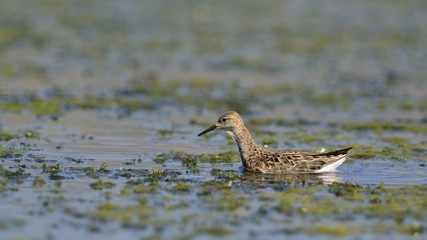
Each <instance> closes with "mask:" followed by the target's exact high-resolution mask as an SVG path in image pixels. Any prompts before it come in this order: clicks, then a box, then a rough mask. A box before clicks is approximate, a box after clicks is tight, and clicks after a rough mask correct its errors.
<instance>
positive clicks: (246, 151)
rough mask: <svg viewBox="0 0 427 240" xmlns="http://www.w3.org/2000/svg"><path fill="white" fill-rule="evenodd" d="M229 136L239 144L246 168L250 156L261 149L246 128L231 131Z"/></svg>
mask: <svg viewBox="0 0 427 240" xmlns="http://www.w3.org/2000/svg"><path fill="white" fill-rule="evenodd" d="M229 134H230V135H231V137H232V138H233V139H234V141H235V142H236V143H237V146H238V148H239V152H240V157H241V159H242V162H243V165H244V166H246V165H247V161H248V160H249V159H250V156H251V155H253V153H254V151H258V150H259V149H260V147H259V146H258V145H257V144H256V142H255V141H254V139H253V138H252V136H251V134H250V132H249V130H248V129H247V128H246V127H245V126H243V127H240V128H237V129H234V130H233V131H229Z"/></svg>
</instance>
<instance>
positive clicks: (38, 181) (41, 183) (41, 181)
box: [33, 178, 46, 187]
mask: <svg viewBox="0 0 427 240" xmlns="http://www.w3.org/2000/svg"><path fill="white" fill-rule="evenodd" d="M45 184H46V181H45V180H44V179H42V178H35V179H34V180H33V186H34V187H43V186H44V185H45Z"/></svg>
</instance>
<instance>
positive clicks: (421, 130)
mask: <svg viewBox="0 0 427 240" xmlns="http://www.w3.org/2000/svg"><path fill="white" fill-rule="evenodd" d="M342 127H343V128H344V130H348V131H374V132H376V133H378V134H380V133H382V132H385V131H389V132H390V131H403V132H413V133H418V134H426V133H427V126H425V125H422V124H412V123H399V122H386V121H370V122H355V123H344V124H342Z"/></svg>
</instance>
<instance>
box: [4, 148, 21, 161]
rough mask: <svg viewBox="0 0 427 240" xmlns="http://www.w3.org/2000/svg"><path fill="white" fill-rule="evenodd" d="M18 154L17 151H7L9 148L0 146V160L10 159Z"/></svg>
mask: <svg viewBox="0 0 427 240" xmlns="http://www.w3.org/2000/svg"><path fill="white" fill-rule="evenodd" d="M18 153H19V151H18V150H14V149H9V148H5V147H2V146H0V158H12V157H14V156H15V155H16V154H18Z"/></svg>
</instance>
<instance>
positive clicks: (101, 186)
mask: <svg viewBox="0 0 427 240" xmlns="http://www.w3.org/2000/svg"><path fill="white" fill-rule="evenodd" d="M89 186H90V188H92V189H94V190H103V189H110V188H113V187H115V186H116V184H114V183H113V182H103V181H101V180H98V181H96V182H94V183H91V184H90V185H89Z"/></svg>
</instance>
